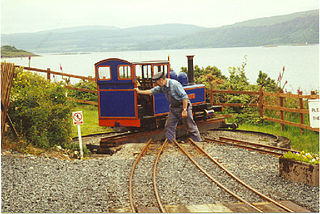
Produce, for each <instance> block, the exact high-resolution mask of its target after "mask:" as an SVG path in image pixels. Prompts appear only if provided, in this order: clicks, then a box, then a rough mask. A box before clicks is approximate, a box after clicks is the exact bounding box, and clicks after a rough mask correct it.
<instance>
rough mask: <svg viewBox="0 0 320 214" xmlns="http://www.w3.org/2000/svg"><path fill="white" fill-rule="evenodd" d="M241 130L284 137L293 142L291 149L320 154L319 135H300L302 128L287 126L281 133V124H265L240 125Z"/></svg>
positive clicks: (305, 132)
mask: <svg viewBox="0 0 320 214" xmlns="http://www.w3.org/2000/svg"><path fill="white" fill-rule="evenodd" d="M239 129H241V130H250V131H259V132H264V133H269V134H274V135H277V136H284V137H287V138H288V139H290V140H291V148H292V149H295V150H298V151H306V152H313V153H319V133H317V132H314V131H309V130H304V133H302V134H301V133H300V128H296V127H289V126H285V128H284V130H283V131H281V128H280V124H278V123H274V124H263V125H249V124H241V125H239Z"/></svg>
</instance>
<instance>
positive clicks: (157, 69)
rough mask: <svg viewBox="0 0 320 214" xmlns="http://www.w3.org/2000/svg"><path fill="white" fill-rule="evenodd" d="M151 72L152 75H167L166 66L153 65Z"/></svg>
mask: <svg viewBox="0 0 320 214" xmlns="http://www.w3.org/2000/svg"><path fill="white" fill-rule="evenodd" d="M153 71H154V73H155V74H156V73H158V72H164V73H165V74H167V73H168V66H167V65H155V66H154V67H153Z"/></svg>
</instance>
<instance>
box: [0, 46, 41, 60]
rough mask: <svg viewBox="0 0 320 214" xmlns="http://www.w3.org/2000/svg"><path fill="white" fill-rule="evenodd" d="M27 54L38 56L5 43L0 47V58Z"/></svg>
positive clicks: (26, 55) (25, 55)
mask: <svg viewBox="0 0 320 214" xmlns="http://www.w3.org/2000/svg"><path fill="white" fill-rule="evenodd" d="M28 56H38V55H36V54H33V53H30V52H27V51H24V50H18V49H16V48H15V47H13V46H9V45H5V46H2V47H1V58H9V57H28Z"/></svg>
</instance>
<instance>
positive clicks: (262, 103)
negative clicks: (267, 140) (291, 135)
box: [207, 87, 319, 132]
mask: <svg viewBox="0 0 320 214" xmlns="http://www.w3.org/2000/svg"><path fill="white" fill-rule="evenodd" d="M207 93H208V94H209V96H210V102H211V104H212V105H222V106H226V107H244V106H250V107H256V108H258V109H259V115H260V118H261V119H263V120H267V121H272V122H276V123H280V124H281V130H283V128H284V125H289V126H295V127H298V128H301V132H303V129H308V130H312V131H317V132H319V128H312V127H310V126H309V125H307V124H305V123H304V122H305V121H304V114H307V115H309V110H308V108H307V107H308V106H304V105H303V99H319V95H316V94H315V92H311V94H310V95H302V92H300V93H299V94H291V93H283V92H282V91H280V92H278V93H270V92H264V91H263V88H262V87H261V88H260V90H259V91H233V90H213V89H211V90H209V91H208V92H207ZM214 94H247V95H251V96H257V99H256V100H257V101H256V103H250V104H242V103H215V102H214V101H213V97H214ZM267 97H273V98H276V99H278V103H279V104H278V105H270V104H269V103H267V102H266V98H267ZM285 98H293V99H297V100H298V102H297V103H298V106H297V107H296V108H288V107H285V106H284V101H285ZM267 109H269V110H275V111H279V113H280V119H279V118H273V117H266V116H265V115H264V111H265V110H267ZM285 112H293V113H297V114H299V119H300V123H296V122H291V121H287V120H285V117H284V115H285V114H284V113H285Z"/></svg>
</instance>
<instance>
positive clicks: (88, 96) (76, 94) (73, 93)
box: [68, 80, 98, 102]
mask: <svg viewBox="0 0 320 214" xmlns="http://www.w3.org/2000/svg"><path fill="white" fill-rule="evenodd" d="M74 87H76V88H84V89H91V90H97V84H96V83H95V82H92V81H87V80H81V81H80V82H79V83H76V84H75V85H74ZM68 95H70V97H72V98H75V99H79V100H86V101H94V102H98V95H97V94H94V93H90V92H84V91H77V90H68Z"/></svg>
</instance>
